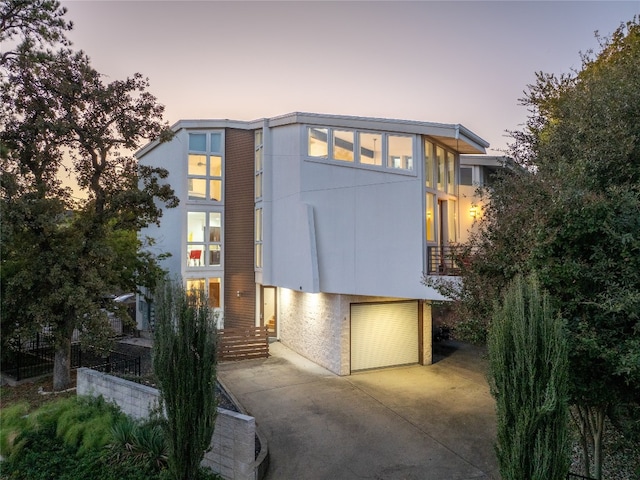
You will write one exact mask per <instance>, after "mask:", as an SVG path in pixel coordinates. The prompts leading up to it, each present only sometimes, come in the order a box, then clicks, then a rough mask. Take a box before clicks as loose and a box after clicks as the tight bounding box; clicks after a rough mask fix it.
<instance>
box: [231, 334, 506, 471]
mask: <svg viewBox="0 0 640 480" xmlns="http://www.w3.org/2000/svg"><path fill="white" fill-rule="evenodd" d="M270 351H271V357H270V358H268V359H262V360H250V361H244V362H235V363H224V364H220V365H219V366H218V377H219V378H220V380H222V382H223V383H224V384H225V385H226V387H227V388H228V389H229V390H230V391H231V392H232V394H233V395H234V396H235V397H236V398H237V399H238V400H239V401H240V403H241V404H242V405H243V407H244V408H245V409H246V410H247V412H248V413H249V414H250V415H252V416H254V417H255V418H256V423H257V426H258V428H259V429H260V430H261V432H262V434H263V435H264V436H265V437H266V439H267V442H268V446H269V452H270V456H271V464H270V467H269V472H268V474H267V477H266V478H267V479H268V480H289V479H291V480H294V479H295V480H302V479H304V480H315V479H318V480H330V479H331V480H335V479H337V480H342V479H345V480H347V479H384V480H387V479H391V480H395V479H403V480H411V479H416V480H417V479H420V480H430V479H433V480H463V479H464V480H466V479H497V478H499V475H498V474H497V463H496V459H495V454H494V451H493V443H494V441H495V422H496V420H495V413H494V402H493V399H492V397H491V395H490V394H489V389H488V386H487V382H486V379H485V365H486V361H485V360H484V359H482V356H481V352H480V350H478V349H476V348H474V347H471V346H468V345H464V344H459V343H456V342H447V343H445V344H440V345H439V346H438V350H435V351H434V353H435V355H434V357H435V360H437V361H436V363H434V365H431V366H427V367H423V366H408V367H398V368H390V369H384V370H376V371H370V372H364V373H358V374H354V375H351V376H347V377H340V376H337V375H334V374H333V373H331V372H329V371H327V370H325V369H324V368H322V367H320V366H318V365H316V364H315V363H313V362H311V361H309V360H307V359H305V358H303V357H301V356H300V355H297V354H296V353H294V352H293V351H291V350H290V349H288V348H287V347H285V346H284V345H282V344H281V343H279V342H276V343H273V344H271V346H270Z"/></svg>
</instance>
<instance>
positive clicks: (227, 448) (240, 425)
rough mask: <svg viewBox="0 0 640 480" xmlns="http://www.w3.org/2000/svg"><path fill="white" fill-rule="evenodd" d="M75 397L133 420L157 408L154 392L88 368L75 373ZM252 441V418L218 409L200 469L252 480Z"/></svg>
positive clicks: (253, 453) (255, 466) (155, 390)
mask: <svg viewBox="0 0 640 480" xmlns="http://www.w3.org/2000/svg"><path fill="white" fill-rule="evenodd" d="M77 394H78V395H91V396H102V397H103V398H104V399H105V400H107V401H110V402H113V403H115V404H116V405H118V407H120V409H121V410H122V411H123V412H124V413H126V414H127V415H129V416H131V417H134V418H146V417H148V416H149V414H150V413H151V411H152V410H153V409H155V408H157V406H158V400H159V397H160V392H158V390H157V389H155V388H151V387H148V386H145V385H140V384H138V383H135V382H130V381H128V380H124V379H122V378H118V377H114V376H111V375H107V374H105V373H101V372H97V371H95V370H91V369H88V368H80V369H78V386H77ZM255 441H256V424H255V419H254V418H253V417H250V416H248V415H243V414H241V413H236V412H232V411H230V410H226V409H224V408H218V417H217V418H216V426H215V430H214V433H213V437H212V439H211V450H210V451H208V452H207V453H205V456H204V459H203V461H202V465H204V466H207V467H209V468H211V470H213V471H215V472H216V473H218V474H220V476H222V477H223V478H225V479H234V480H240V479H242V480H254V479H255V478H256V476H257V464H256V455H255Z"/></svg>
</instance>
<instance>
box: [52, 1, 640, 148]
mask: <svg viewBox="0 0 640 480" xmlns="http://www.w3.org/2000/svg"><path fill="white" fill-rule="evenodd" d="M62 4H63V5H64V6H66V7H67V8H68V14H67V18H68V19H70V20H72V21H73V22H74V24H75V27H74V30H73V31H72V32H71V33H70V35H69V37H70V38H71V40H72V41H73V42H74V46H75V48H77V49H82V50H84V51H85V52H86V53H87V54H88V55H89V56H90V57H91V59H92V61H93V64H94V67H95V68H97V69H98V70H99V71H100V72H102V73H103V74H105V75H107V76H108V77H110V78H112V79H122V78H125V77H126V76H129V75H131V74H133V73H135V72H140V73H142V74H143V75H145V76H147V77H149V80H150V82H151V87H150V91H151V93H153V94H154V95H156V97H157V98H158V100H159V102H160V103H162V104H164V105H165V106H166V111H165V113H166V114H165V118H166V120H168V121H169V123H175V122H176V121H178V120H180V119H185V118H231V119H238V120H252V119H257V118H262V117H270V116H276V115H280V114H284V113H289V112H292V111H308V112H318V113H333V114H344V115H357V116H372V117H385V118H402V119H411V120H422V121H431V122H443V123H462V124H463V125H464V126H466V127H467V128H469V129H471V130H472V131H473V132H475V133H477V134H478V135H480V136H481V137H482V138H484V139H485V140H487V141H488V142H490V143H491V149H490V150H489V153H499V152H498V150H499V149H501V148H504V147H505V146H506V144H507V142H508V138H507V137H506V136H505V131H506V130H514V129H517V128H519V125H521V124H522V123H523V122H524V121H525V119H526V115H527V112H526V109H525V108H524V107H521V106H519V105H518V98H520V97H521V96H522V93H523V91H524V90H525V89H526V85H527V84H528V83H531V82H532V81H533V80H534V73H535V72H536V71H544V72H553V73H562V72H569V71H570V70H571V69H572V68H578V67H579V66H580V57H579V52H580V51H586V50H588V49H590V48H597V41H596V39H595V38H594V31H596V30H598V31H599V32H600V33H601V34H604V35H608V34H610V33H611V32H612V31H613V30H614V29H615V28H616V27H617V26H618V25H619V24H620V23H621V22H624V21H628V20H631V19H632V18H633V16H634V15H636V14H640V2H639V1H626V2H614V1H607V2H558V1H556V2H539V1H536V2H484V1H474V2H459V1H449V2H283V3H280V2H266V1H263V2H244V1H236V2H213V1H200V2H190V1H137V2H135V1H91V0H86V1H79V0H75V1H63V2H62Z"/></svg>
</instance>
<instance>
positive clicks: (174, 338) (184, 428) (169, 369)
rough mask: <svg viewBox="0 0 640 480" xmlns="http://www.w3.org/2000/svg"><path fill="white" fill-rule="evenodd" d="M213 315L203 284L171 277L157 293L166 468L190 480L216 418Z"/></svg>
mask: <svg viewBox="0 0 640 480" xmlns="http://www.w3.org/2000/svg"><path fill="white" fill-rule="evenodd" d="M215 320H216V319H215V314H214V312H213V309H211V308H210V307H209V300H208V298H207V296H206V294H205V292H204V290H203V289H200V290H191V291H189V292H187V291H185V289H184V287H183V285H182V282H180V281H175V282H167V283H165V284H164V285H162V288H160V289H159V291H158V292H157V295H156V330H155V332H154V346H153V370H154V373H155V375H156V378H157V379H158V386H159V389H160V395H161V400H162V403H163V405H164V407H165V408H166V412H167V421H166V422H165V423H164V427H165V438H166V439H167V445H168V467H169V471H170V472H171V477H172V478H173V479H175V480H192V479H193V478H194V477H195V475H196V472H197V471H198V470H199V466H200V463H201V461H202V458H203V456H204V452H205V451H206V450H207V449H208V448H209V445H210V443H211V436H212V435H213V430H214V426H215V418H216V406H217V405H216V398H215V383H216V360H217V359H216V329H215V323H216V321H215Z"/></svg>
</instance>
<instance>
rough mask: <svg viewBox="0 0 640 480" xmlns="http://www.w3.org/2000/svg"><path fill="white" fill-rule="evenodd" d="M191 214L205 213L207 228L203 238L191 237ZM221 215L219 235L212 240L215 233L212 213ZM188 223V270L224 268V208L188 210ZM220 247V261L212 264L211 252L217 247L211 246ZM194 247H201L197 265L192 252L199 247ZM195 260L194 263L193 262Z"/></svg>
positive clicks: (186, 244) (186, 242)
mask: <svg viewBox="0 0 640 480" xmlns="http://www.w3.org/2000/svg"><path fill="white" fill-rule="evenodd" d="M190 214H204V225H205V227H204V228H205V230H204V232H203V240H202V241H198V240H195V241H194V240H193V239H190V231H189V215H190ZM212 214H213V215H219V216H220V226H219V227H218V228H219V231H218V235H217V237H216V239H215V240H212V235H215V233H214V231H212V228H216V227H212V224H211V220H210V218H211V215H212ZM186 217H187V225H186V241H185V246H186V258H187V263H186V270H187V271H197V270H203V269H208V270H222V269H223V268H224V255H223V252H224V212H223V211H222V210H218V209H216V210H188V211H187V215H186ZM212 246H213V247H216V246H217V247H218V251H219V252H220V258H219V263H217V264H211V263H210V258H211V255H210V252H213V251H215V249H213V250H212V249H211V247H212ZM193 247H201V248H199V250H200V252H201V253H200V258H199V259H198V260H199V261H198V264H197V265H196V262H195V260H196V259H195V258H193V257H192V256H191V252H192V251H194V250H198V248H193ZM192 260H193V265H192V264H191V263H192Z"/></svg>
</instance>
